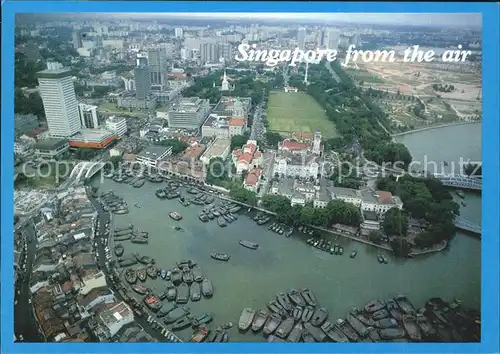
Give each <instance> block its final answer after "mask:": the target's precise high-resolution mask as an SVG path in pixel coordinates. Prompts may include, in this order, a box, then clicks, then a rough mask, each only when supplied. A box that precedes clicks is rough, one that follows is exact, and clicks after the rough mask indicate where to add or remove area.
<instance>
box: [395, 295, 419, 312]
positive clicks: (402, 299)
mask: <svg viewBox="0 0 500 354" xmlns="http://www.w3.org/2000/svg"><path fill="white" fill-rule="evenodd" d="M394 301H396V303H397V304H398V306H399V307H400V308H401V310H402V311H403V312H404V313H405V314H412V313H414V312H415V307H414V306H413V304H412V303H411V302H410V300H409V299H408V298H407V297H406V296H404V295H398V296H396V297H395V298H394Z"/></svg>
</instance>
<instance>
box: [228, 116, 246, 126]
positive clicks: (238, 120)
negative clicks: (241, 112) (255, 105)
mask: <svg viewBox="0 0 500 354" xmlns="http://www.w3.org/2000/svg"><path fill="white" fill-rule="evenodd" d="M229 125H231V126H240V127H242V126H244V125H245V120H244V119H241V118H232V119H231V120H230V121H229Z"/></svg>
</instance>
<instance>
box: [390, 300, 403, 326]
mask: <svg viewBox="0 0 500 354" xmlns="http://www.w3.org/2000/svg"><path fill="white" fill-rule="evenodd" d="M386 307H387V310H388V311H389V314H390V315H391V316H392V317H394V318H395V319H396V320H398V321H402V320H403V312H402V311H401V309H400V308H399V306H398V304H397V303H396V301H394V300H392V299H391V300H388V301H387V305H386Z"/></svg>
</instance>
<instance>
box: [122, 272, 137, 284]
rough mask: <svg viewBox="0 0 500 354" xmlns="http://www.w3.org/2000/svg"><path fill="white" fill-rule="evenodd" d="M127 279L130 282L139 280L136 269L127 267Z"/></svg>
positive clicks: (133, 282)
mask: <svg viewBox="0 0 500 354" xmlns="http://www.w3.org/2000/svg"><path fill="white" fill-rule="evenodd" d="M125 280H126V281H127V283H129V284H135V283H136V282H137V274H135V270H134V269H127V270H126V271H125Z"/></svg>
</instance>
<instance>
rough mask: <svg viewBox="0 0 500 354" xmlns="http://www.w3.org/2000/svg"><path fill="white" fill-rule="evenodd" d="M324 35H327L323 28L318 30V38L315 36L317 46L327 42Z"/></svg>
mask: <svg viewBox="0 0 500 354" xmlns="http://www.w3.org/2000/svg"><path fill="white" fill-rule="evenodd" d="M326 37H327V35H326V32H325V31H324V30H320V31H319V32H318V38H317V45H318V47H320V48H321V47H323V46H326V45H327V43H326V41H325V40H326Z"/></svg>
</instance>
